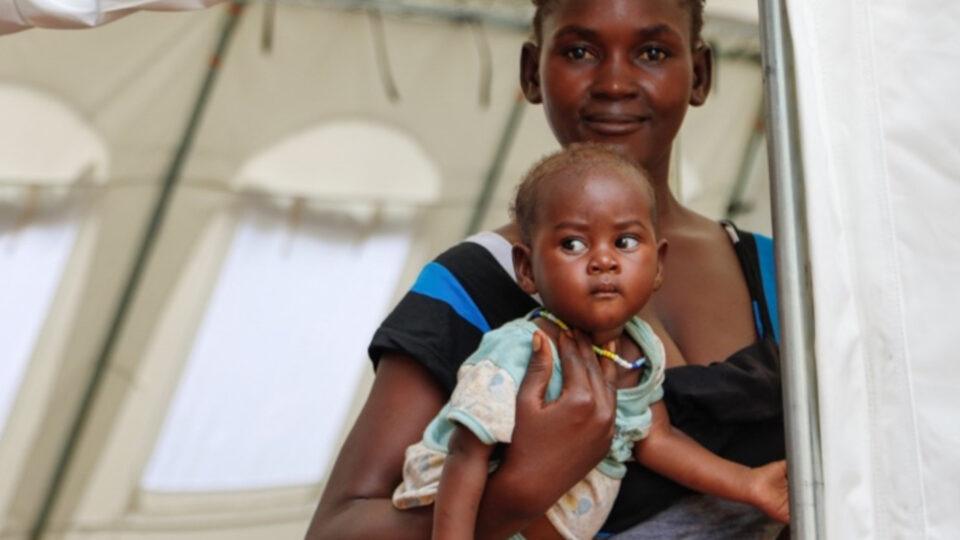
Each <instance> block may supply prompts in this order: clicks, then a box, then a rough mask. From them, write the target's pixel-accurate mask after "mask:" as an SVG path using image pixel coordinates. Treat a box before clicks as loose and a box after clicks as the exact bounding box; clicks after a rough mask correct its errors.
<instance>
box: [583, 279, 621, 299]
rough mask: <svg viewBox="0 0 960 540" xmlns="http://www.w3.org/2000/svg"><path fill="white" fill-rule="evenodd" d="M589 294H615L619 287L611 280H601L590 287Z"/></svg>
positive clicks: (617, 292)
mask: <svg viewBox="0 0 960 540" xmlns="http://www.w3.org/2000/svg"><path fill="white" fill-rule="evenodd" d="M590 294H592V295H594V296H600V297H604V296H615V295H618V294H620V287H618V286H617V284H616V283H614V282H612V281H602V282H600V283H595V284H594V285H593V286H592V287H590Z"/></svg>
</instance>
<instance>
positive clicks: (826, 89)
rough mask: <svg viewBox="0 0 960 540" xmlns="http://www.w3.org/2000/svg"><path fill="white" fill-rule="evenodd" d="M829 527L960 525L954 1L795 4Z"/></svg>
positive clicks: (901, 529)
mask: <svg viewBox="0 0 960 540" xmlns="http://www.w3.org/2000/svg"><path fill="white" fill-rule="evenodd" d="M788 5H789V15H790V25H791V27H792V30H791V33H792V37H793V43H794V49H795V51H796V52H795V54H796V71H797V79H798V89H799V95H800V110H801V128H802V134H803V136H802V143H803V155H804V158H803V163H804V166H805V176H806V181H807V199H808V201H807V204H808V222H809V227H810V234H811V237H810V244H811V254H810V257H811V264H812V274H813V282H814V296H815V316H816V324H815V335H816V355H817V372H818V379H819V391H820V396H819V406H820V414H821V430H822V449H823V462H824V483H825V486H824V493H825V505H824V509H823V511H824V518H825V523H826V532H827V537H828V538H956V537H957V536H958V535H960V512H958V511H957V510H958V509H960V483H958V482H957V479H958V478H960V462H958V460H957V456H958V455H960V422H958V421H957V409H958V403H960V402H958V398H957V389H958V388H960V362H958V360H960V354H958V352H957V350H958V348H957V339H956V333H955V332H954V331H953V327H954V326H955V322H950V321H956V320H957V315H956V310H957V306H958V305H960V286H958V283H957V279H958V276H960V217H958V214H957V208H958V206H960V107H958V104H957V103H956V100H957V96H960V78H958V77H957V73H958V72H957V66H958V65H960V55H958V52H957V51H960V33H958V32H957V28H958V26H960V4H958V3H957V2H943V1H936V0H922V1H914V2H900V1H896V0H871V1H867V2H864V1H861V0H844V1H838V0H794V1H790V2H788Z"/></svg>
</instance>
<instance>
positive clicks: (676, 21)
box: [542, 0, 691, 38]
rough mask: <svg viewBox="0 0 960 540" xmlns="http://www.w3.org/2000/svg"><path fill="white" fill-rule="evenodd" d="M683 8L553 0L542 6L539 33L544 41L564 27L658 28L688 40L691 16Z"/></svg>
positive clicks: (677, 3) (675, 0) (674, 1)
mask: <svg viewBox="0 0 960 540" xmlns="http://www.w3.org/2000/svg"><path fill="white" fill-rule="evenodd" d="M687 6H688V3H687V2H683V1H681V0H555V1H554V2H550V5H549V7H547V6H545V8H546V11H545V13H544V19H543V22H542V31H543V36H544V37H545V38H546V37H548V36H551V35H553V34H556V33H557V32H563V31H565V30H567V29H568V27H579V28H582V29H586V30H591V31H593V32H597V33H602V32H605V31H608V32H609V31H627V32H639V31H643V30H645V29H648V28H651V27H658V26H662V27H666V28H668V29H670V30H673V31H675V32H678V33H682V35H684V36H685V37H689V36H687V34H688V33H689V31H690V23H691V13H690V9H689V7H687Z"/></svg>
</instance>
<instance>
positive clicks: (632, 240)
mask: <svg viewBox="0 0 960 540" xmlns="http://www.w3.org/2000/svg"><path fill="white" fill-rule="evenodd" d="M639 245H640V240H639V239H637V237H636V236H633V235H624V236H621V237H619V238H617V242H616V246H617V249H622V250H626V251H630V250H633V249H637V246H639Z"/></svg>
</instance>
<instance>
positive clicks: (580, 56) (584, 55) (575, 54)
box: [564, 45, 593, 60]
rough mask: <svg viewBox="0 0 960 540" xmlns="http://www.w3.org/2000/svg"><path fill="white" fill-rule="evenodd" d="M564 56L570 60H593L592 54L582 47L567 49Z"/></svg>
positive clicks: (576, 46)
mask: <svg viewBox="0 0 960 540" xmlns="http://www.w3.org/2000/svg"><path fill="white" fill-rule="evenodd" d="M564 54H565V55H566V57H567V58H569V59H571V60H587V59H590V58H593V54H592V53H591V52H590V51H589V50H588V49H587V48H586V47H584V46H583V45H574V46H572V47H570V48H568V49H567V50H566V51H565V53H564Z"/></svg>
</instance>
